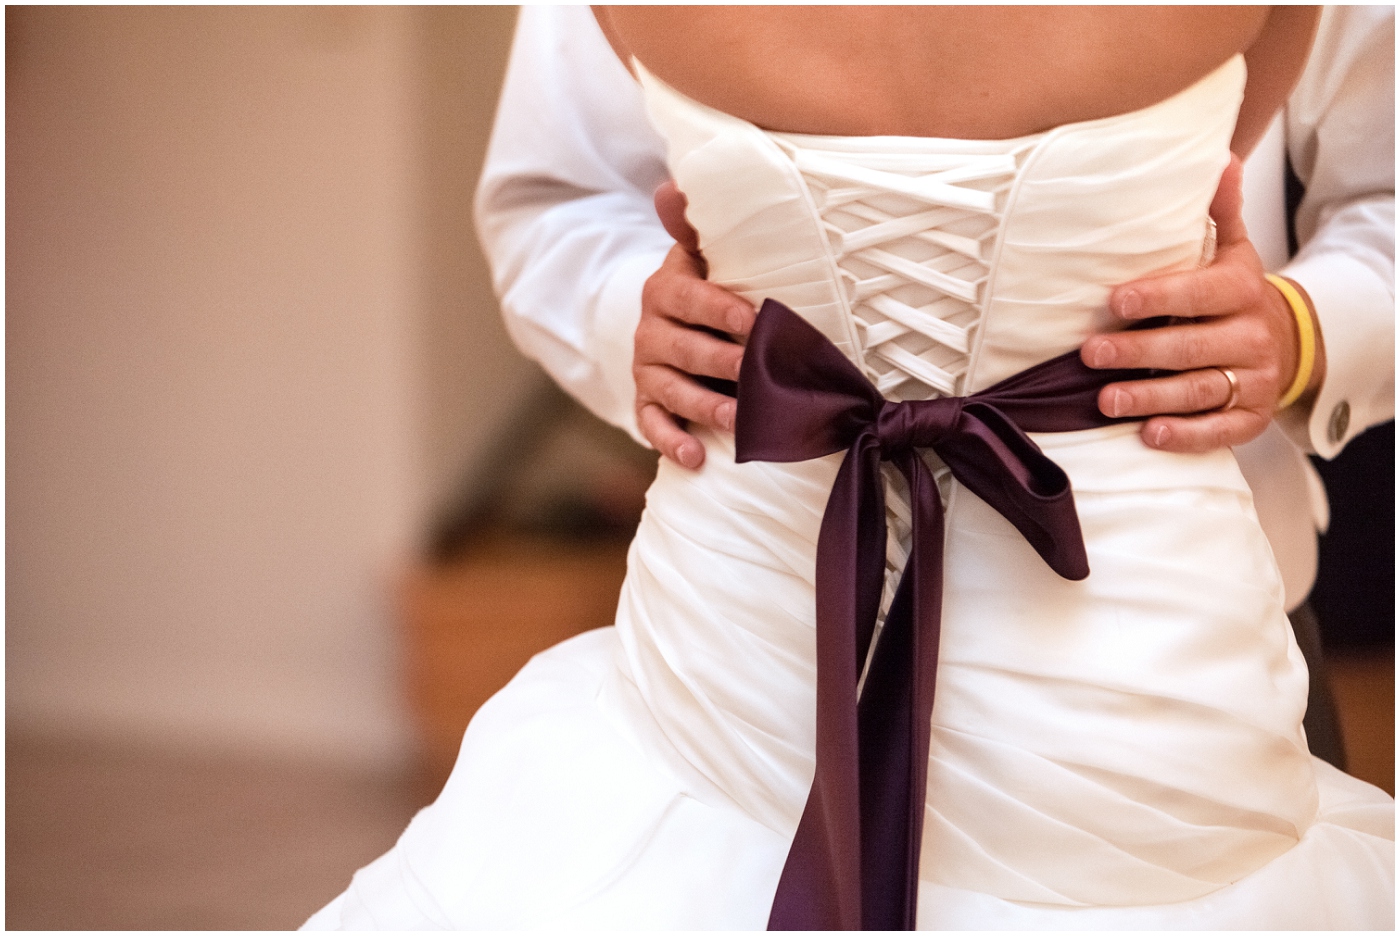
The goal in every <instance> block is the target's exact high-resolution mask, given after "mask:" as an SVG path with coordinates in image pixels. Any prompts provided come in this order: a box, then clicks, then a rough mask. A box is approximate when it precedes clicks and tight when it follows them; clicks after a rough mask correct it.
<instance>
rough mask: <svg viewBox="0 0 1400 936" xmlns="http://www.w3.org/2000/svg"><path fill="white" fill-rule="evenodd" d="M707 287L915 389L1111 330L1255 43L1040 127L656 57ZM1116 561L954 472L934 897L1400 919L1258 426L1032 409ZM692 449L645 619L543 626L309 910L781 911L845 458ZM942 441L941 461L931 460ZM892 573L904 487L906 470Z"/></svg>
mask: <svg viewBox="0 0 1400 936" xmlns="http://www.w3.org/2000/svg"><path fill="white" fill-rule="evenodd" d="M641 80H642V83H643V87H644V90H645V95H646V100H647V104H648V108H649V111H650V113H651V116H652V120H653V122H654V123H655V124H656V126H657V127H658V128H659V130H660V131H661V132H662V133H663V135H664V136H665V137H666V139H667V141H668V143H669V147H670V166H671V170H672V172H673V174H674V176H675V178H676V180H677V182H678V183H679V185H680V188H681V189H682V191H684V192H685V193H686V195H687V196H688V198H689V205H690V207H689V209H688V214H689V218H690V220H691V222H692V223H693V224H694V226H695V227H696V228H697V230H698V231H699V234H700V240H701V244H702V247H703V250H704V252H705V255H706V257H707V258H708V261H709V264H710V275H711V279H713V280H714V281H716V282H718V283H720V284H721V285H724V286H726V287H728V288H730V289H733V290H735V291H737V292H738V293H739V294H740V295H742V296H745V297H746V298H748V299H750V300H752V301H753V302H754V303H755V304H758V303H760V302H761V301H762V300H763V299H765V298H774V299H777V300H779V301H781V302H783V303H785V304H786V305H788V306H789V307H791V308H792V309H793V310H795V311H796V312H797V313H798V314H800V315H801V316H803V317H804V318H805V319H806V320H807V321H809V322H811V323H812V324H813V325H814V326H816V327H817V328H818V329H819V330H820V331H822V332H823V333H824V334H825V335H826V336H827V337H828V338H829V339H830V340H831V341H832V342H833V343H834V344H835V345H836V346H837V347H838V348H839V349H841V350H842V352H844V353H845V354H846V355H847V356H848V357H849V358H850V359H851V360H852V361H854V362H855V363H856V364H857V365H859V366H860V367H861V368H862V370H863V371H864V373H866V374H867V375H868V376H869V377H870V379H871V381H872V382H873V383H875V384H876V385H877V386H878V387H879V388H880V390H881V392H882V393H884V394H885V396H887V397H889V398H892V399H917V398H927V397H930V396H933V395H936V394H966V393H970V392H973V391H976V390H979V389H981V388H985V387H987V386H989V385H990V384H993V383H995V382H997V381H999V380H1001V379H1002V378H1004V377H1007V376H1009V375H1011V374H1013V373H1016V372H1017V371H1020V370H1023V369H1024V368H1026V367H1028V366H1030V365H1032V364H1035V363H1038V362H1040V361H1043V360H1046V359H1048V358H1051V357H1054V356H1056V355H1059V354H1061V353H1063V352H1065V351H1068V350H1070V349H1074V348H1076V347H1078V346H1079V345H1080V344H1081V343H1082V342H1083V341H1084V339H1085V338H1086V337H1087V336H1089V335H1090V334H1091V333H1093V332H1095V331H1099V330H1103V329H1106V328H1112V327H1114V323H1113V321H1112V320H1111V319H1110V316H1109V315H1108V313H1107V311H1106V298H1107V295H1108V291H1109V288H1110V287H1111V286H1113V285H1115V284H1118V283H1122V282H1126V281H1128V280H1132V279H1134V278H1136V277H1139V276H1141V275H1144V274H1146V273H1149V272H1152V271H1155V270H1160V269H1163V268H1166V267H1179V268H1188V267H1191V266H1193V265H1195V264H1196V263H1197V262H1198V260H1199V258H1200V255H1201V252H1202V241H1203V234H1204V231H1205V228H1206V213H1207V207H1208V205H1209V203H1210V201H1211V198H1212V195H1213V193H1214V191H1215V187H1216V184H1217V182H1218V180H1219V177H1220V173H1221V171H1222V170H1223V169H1224V167H1225V165H1226V161H1227V159H1228V156H1229V154H1228V145H1229V141H1230V136H1231V133H1232V129H1233V126H1234V120H1235V114H1236V111H1237V109H1238V106H1239V103H1240V100H1241V95H1242V89H1243V82H1244V66H1243V61H1242V60H1241V59H1240V58H1238V57H1236V58H1235V59H1232V60H1231V61H1230V62H1228V63H1226V64H1225V65H1224V66H1222V67H1221V68H1219V69H1218V70H1216V71H1215V72H1214V73H1212V74H1211V75H1209V76H1207V77H1206V78H1204V79H1202V80H1201V81H1200V82H1198V83H1197V84H1195V85H1193V86H1192V87H1190V88H1188V89H1186V90H1185V91H1182V92H1180V93H1179V94H1177V95H1175V96H1173V97H1171V98H1169V99H1168V100H1166V101H1163V102H1161V103H1159V104H1156V105H1154V106H1151V107H1148V108H1145V109H1143V110H1140V111H1135V112H1132V113H1128V114H1123V115H1120V116H1117V117H1111V118H1107V119H1103V120H1094V121H1088V122H1084V123H1076V124H1071V125H1066V126H1062V127H1059V128H1057V129H1054V130H1052V131H1049V132H1046V133H1041V134H1036V135H1034V136H1029V137H1025V138H1021V139H1016V140H1006V141H961V140H944V139H922V138H908V137H865V138H850V137H815V136H806V135H794V134H782V133H769V132H765V131H761V130H759V129H758V128H756V127H754V126H753V125H751V124H749V123H746V122H744V121H742V120H739V119H737V118H735V117H732V116H729V115H726V114H723V113H720V112H718V111H715V110H713V109H710V108H707V107H705V106H702V105H700V104H698V103H696V102H694V101H691V100H689V99H688V98H685V97H683V96H681V95H680V94H678V93H677V92H675V91H673V90H671V89H670V88H668V87H666V86H665V85H663V84H662V83H660V82H659V81H657V80H656V79H654V78H652V77H650V76H649V75H647V74H646V73H645V72H644V71H643V72H642V75H641ZM1035 438H1036V441H1037V442H1038V443H1039V444H1040V445H1041V446H1042V448H1043V449H1044V450H1045V452H1046V453H1047V454H1048V455H1049V456H1050V457H1051V458H1052V459H1053V460H1055V461H1056V462H1057V463H1058V464H1059V465H1060V466H1061V467H1062V468H1064V470H1065V471H1066V472H1067V474H1068V475H1069V477H1070V478H1071V480H1072V483H1073V487H1074V495H1075V500H1076V503H1077V506H1078V511H1079V516H1080V520H1081V524H1082V527H1083V531H1084V535H1085V542H1086V545H1087V550H1088V557H1089V564H1090V568H1091V574H1090V576H1089V577H1088V578H1087V579H1086V580H1084V581H1080V582H1071V581H1067V580H1064V579H1061V578H1059V577H1058V576H1056V575H1055V573H1053V572H1052V571H1051V570H1050V569H1049V568H1047V567H1046V566H1045V564H1044V563H1043V562H1042V561H1041V560H1040V558H1039V557H1038V556H1037V555H1036V554H1035V552H1034V551H1033V550H1032V549H1031V547H1030V546H1029V545H1028V544H1027V543H1026V542H1025V541H1024V540H1023V539H1022V538H1021V537H1020V536H1019V535H1018V534H1017V533H1016V531H1015V530H1014V529H1013V528H1012V527H1011V525H1010V524H1009V523H1008V522H1007V521H1006V520H1004V519H1003V518H1002V517H1001V516H1000V515H998V514H996V513H995V512H993V511H992V510H991V509H990V508H989V507H987V506H986V505H985V504H984V503H983V502H982V501H980V500H979V499H977V498H976V497H975V496H973V495H971V494H969V493H968V492H966V491H965V490H962V489H960V487H959V485H957V484H956V483H955V482H953V481H952V480H951V479H950V478H949V477H948V476H947V472H946V470H942V471H941V472H939V475H940V488H941V490H942V491H943V494H944V499H945V501H946V503H947V505H948V518H947V530H946V547H945V553H946V557H947V558H946V567H945V568H946V573H945V581H946V585H945V589H946V595H945V599H944V612H943V625H942V650H941V659H940V663H939V667H940V668H939V675H938V685H937V695H936V700H935V705H934V712H933V725H932V741H931V747H930V753H929V770H928V798H927V805H926V819H925V826H924V839H923V852H922V859H921V867H920V877H921V884H920V890H919V908H918V921H919V925H920V927H921V928H952V929H1026V928H1037V929H1038V928H1045V929H1051V928H1062V929H1105V928H1106V929H1123V928H1128V929H1177V928H1191V929H1197V928H1201V929H1227V928H1245V929H1296V928H1302V929H1344V928H1378V929H1379V928H1384V929H1390V928H1392V925H1393V918H1394V902H1393V892H1394V802H1393V800H1391V798H1390V797H1388V796H1387V795H1386V794H1385V793H1383V792H1382V791H1380V790H1378V789H1376V788H1375V787H1372V786H1369V785H1367V784H1365V783H1362V782H1360V781H1358V780H1355V779H1353V778H1351V777H1348V776H1346V775H1345V774H1342V773H1340V772H1339V771H1337V770H1335V769H1333V768H1332V767H1330V766H1328V765H1327V764H1325V763H1323V762H1322V761H1319V760H1317V759H1315V758H1313V757H1310V756H1309V755H1308V751H1307V745H1306V741H1305V739H1304V737H1303V732H1302V728H1301V721H1302V715H1303V708H1304V704H1305V700H1306V695H1307V672H1306V670H1305V667H1304V664H1303V660H1302V657H1301V655H1300V654H1299V652H1298V649H1297V647H1296V645H1295V644H1294V641H1293V635H1292V631H1291V630H1290V628H1289V625H1288V621H1287V619H1286V617H1285V615H1284V611H1283V606H1282V601H1283V587H1282V585H1281V583H1280V579H1279V576H1278V573H1277V570H1276V569H1275V565H1274V561H1273V558H1272V555H1271V553H1270V550H1269V546H1268V543H1267V542H1266V540H1265V538H1264V535H1263V533H1262V532H1261V531H1260V529H1259V526H1258V523H1257V522H1256V519H1255V516H1254V510H1253V507H1252V504H1251V498H1250V492H1249V489H1248V487H1246V485H1245V482H1244V480H1243V479H1242V478H1241V476H1240V472H1239V470H1238V468H1237V467H1236V465H1235V461H1234V458H1233V457H1232V455H1231V454H1230V453H1229V452H1228V451H1219V452H1215V453H1212V454H1209V455H1179V454H1170V453H1165V452H1160V451H1154V450H1151V449H1149V448H1147V447H1145V446H1144V445H1143V444H1142V442H1141V441H1140V439H1139V436H1138V426H1137V425H1134V424H1127V425H1117V426H1110V427H1106V428H1101V429H1092V430H1086V431H1081V432H1067V433H1056V434H1040V435H1036V436H1035ZM704 442H705V445H706V449H707V451H708V453H709V457H708V459H707V461H706V463H705V465H704V468H703V469H702V470H700V471H698V472H690V471H687V470H684V469H681V468H677V467H675V466H674V465H672V464H671V463H669V462H666V461H663V462H662V463H661V468H660V471H659V474H658V476H657V479H656V482H655V484H654V485H653V487H652V489H651V492H650V494H649V497H648V504H647V510H646V514H645V516H644V518H643V520H642V524H641V527H640V529H639V531H638V533H637V538H636V541H635V542H634V543H633V545H632V550H631V555H630V557H629V566H628V576H627V581H626V584H625V585H624V586H623V589H622V596H621V604H620V607H619V609H618V616H617V623H616V626H615V627H612V628H606V629H603V630H598V631H593V632H590V633H587V634H584V635H582V636H580V637H577V638H575V639H573V640H570V641H567V642H565V643H563V644H560V645H559V646H557V647H554V648H552V649H550V650H547V651H545V652H544V653H542V654H540V655H539V656H537V657H536V658H535V659H534V660H533V661H531V662H530V664H529V665H527V666H526V667H525V669H523V670H522V671H521V672H520V674H519V675H518V676H517V677H516V678H515V679H514V680H513V681H512V682H511V684H510V685H508V686H507V687H506V688H505V689H504V690H502V691H501V692H500V693H499V694H498V695H497V696H495V697H494V698H493V699H492V700H491V701H489V702H488V703H487V704H486V705H485V706H484V707H483V708H482V709H481V711H480V712H479V713H478V714H477V716H476V718H475V719H474V720H473V721H472V724H471V727H470V728H469V729H468V731H467V733H466V736H465V738H464V739H463V742H462V749H461V754H460V757H459V759H458V762H457V766H456V769H455V771H454V772H453V774H452V778H451V779H450V780H449V781H448V783H447V786H446V788H445V789H444V790H443V792H442V794H441V796H440V797H439V798H438V800H437V802H436V803H434V804H433V805H432V806H429V807H428V808H426V809H424V810H423V811H422V812H421V813H419V814H418V816H417V817H416V818H415V819H414V820H413V822H412V823H411V825H410V826H409V827H408V829H407V831H405V832H404V834H403V836H402V838H401V839H400V840H399V842H398V844H397V845H396V846H395V847H394V848H393V849H392V850H391V851H390V852H388V853H387V854H386V855H384V856H383V857H381V858H380V859H378V860H377V861H375V862H374V863H373V864H371V865H369V866H367V867H366V868H364V869H362V870H361V871H359V872H358V873H357V874H356V875H355V877H354V880H353V882H352V883H351V885H350V887H349V889H348V890H347V891H346V892H345V893H344V894H342V895H341V896H340V897H338V898H337V899H336V900H335V901H334V902H332V903H331V904H330V905H329V906H327V907H326V908H325V909H323V910H322V911H321V912H320V913H318V914H317V915H316V916H315V917H313V918H312V919H311V921H310V922H309V923H308V927H310V928H336V927H343V928H348V929H361V928H401V929H407V928H504V927H510V928H515V927H607V928H640V927H649V928H652V927H655V928H686V929H693V928H733V929H761V928H763V927H764V926H765V924H766V922H767V919H768V912H769V908H770V905H771V903H772V899H773V894H774V890H775V888H776V886H777V882H778V876H779V874H780V872H781V870H782V867H783V863H784V860H785V858H786V856H787V851H788V846H789V843H790V841H791V839H792V835H793V832H794V830H795V828H796V826H797V822H798V819H799V817H800V816H801V813H802V809H803V806H804V803H805V801H806V798H807V793H808V788H809V786H810V784H811V780H812V773H813V752H814V743H815V742H814V737H815V734H814V732H815V702H814V692H815V688H814V687H815V664H814V658H815V639H814V602H815V599H814V591H813V575H814V555H815V548H816V539H817V530H818V526H819V524H820V521H821V517H822V511H823V508H824V506H825V503H826V498H827V494H828V492H829V491H830V490H831V486H832V482H833V480H834V478H835V475H836V471H837V468H838V466H839V465H840V461H841V458H842V457H843V455H842V454H837V455H833V456H830V457H827V458H823V459H817V460H814V461H810V462H803V463H798V464H767V463H749V464H743V465H736V464H735V462H734V457H733V456H734V445H733V437H732V436H731V435H728V434H708V435H706V436H705V437H704ZM934 464H935V467H936V463H934ZM890 491H891V496H890V500H889V513H890V518H891V535H890V545H889V550H888V551H889V559H888V564H889V566H890V570H891V571H890V575H889V576H888V581H889V583H890V587H889V588H887V590H886V603H888V599H889V596H890V590H891V589H892V586H893V583H894V581H895V578H896V576H897V570H898V569H899V568H900V567H902V565H903V557H904V556H905V555H906V551H907V536H908V525H907V524H908V509H907V506H905V503H904V501H902V500H901V499H900V494H899V486H898V485H897V484H892V485H890Z"/></svg>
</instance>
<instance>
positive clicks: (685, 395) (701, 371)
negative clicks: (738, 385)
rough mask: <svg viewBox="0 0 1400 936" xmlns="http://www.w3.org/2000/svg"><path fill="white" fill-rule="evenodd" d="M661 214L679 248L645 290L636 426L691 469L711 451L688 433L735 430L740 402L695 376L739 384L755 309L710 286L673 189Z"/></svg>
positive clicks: (666, 189)
mask: <svg viewBox="0 0 1400 936" xmlns="http://www.w3.org/2000/svg"><path fill="white" fill-rule="evenodd" d="M656 213H657V215H658V216H659V217H660V218H661V223H662V224H663V225H664V226H665V228H666V231H667V233H669V234H670V235H671V236H672V237H674V238H675V239H676V246H674V247H672V248H671V251H670V253H668V254H667V255H666V259H665V261H663V262H662V264H661V269H659V270H657V271H656V272H655V273H653V274H652V275H651V277H650V278H649V279H648V280H647V281H646V285H644V286H643V287H642V318H641V321H640V322H639V323H638V325H637V335H636V341H635V344H634V347H633V357H632V376H633V379H634V380H635V381H636V384H637V403H636V406H637V427H638V428H639V429H640V430H641V432H642V435H643V436H644V437H646V440H647V441H648V442H650V443H651V444H652V445H653V446H655V447H656V449H657V451H659V452H661V454H662V455H664V456H666V457H667V458H669V459H671V460H672V461H674V462H677V463H678V464H681V465H684V466H685V467H687V468H699V467H700V465H701V464H702V463H703V462H704V461H705V447H704V446H703V445H702V444H701V443H700V440H699V439H697V438H696V437H695V436H693V435H691V434H690V433H689V432H686V431H685V428H684V427H685V426H686V425H688V424H690V423H698V424H700V425H703V426H708V427H710V428H711V429H724V430H732V429H733V428H734V399H733V397H728V396H725V395H724V394H722V393H716V392H715V391H713V390H711V389H709V388H708V387H706V386H705V385H704V384H702V383H701V382H700V381H699V380H697V379H696V375H700V376H703V377H715V378H718V379H720V380H737V379H738V378H739V364H740V362H741V361H742V360H743V357H744V349H743V344H742V342H743V341H744V340H745V339H746V338H747V337H748V334H749V330H750V329H751V328H753V322H754V317H755V316H756V315H757V313H756V312H755V311H754V308H753V306H751V305H749V304H748V303H747V302H745V301H744V300H743V299H741V298H739V297H738V296H736V295H734V293H732V292H730V291H729V290H727V289H722V288H721V287H719V286H716V285H714V284H713V283H710V282H708V281H707V280H706V279H705V273H706V269H705V260H704V258H703V257H701V256H700V252H699V243H698V241H697V238H696V234H695V229H694V228H692V227H691V226H690V224H689V223H688V222H687V221H686V220H685V196H684V195H682V194H681V193H680V191H679V190H678V189H677V188H676V184H675V183H674V182H666V183H665V184H663V185H662V186H661V187H660V188H659V189H657V190H656Z"/></svg>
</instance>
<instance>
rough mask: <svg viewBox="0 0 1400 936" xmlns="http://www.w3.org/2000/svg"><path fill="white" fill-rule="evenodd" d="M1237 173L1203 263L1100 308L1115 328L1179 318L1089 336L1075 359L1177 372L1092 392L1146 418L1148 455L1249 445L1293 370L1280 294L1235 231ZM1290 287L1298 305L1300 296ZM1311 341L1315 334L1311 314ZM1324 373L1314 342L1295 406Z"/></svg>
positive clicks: (1103, 403)
mask: <svg viewBox="0 0 1400 936" xmlns="http://www.w3.org/2000/svg"><path fill="white" fill-rule="evenodd" d="M1241 175H1242V173H1241V166H1240V162H1239V160H1238V159H1235V158H1232V159H1231V161H1230V166H1229V168H1228V169H1226V171H1225V174H1224V175H1223V176H1222V177H1221V179H1220V187H1219V189H1218V190H1217V191H1216V194H1215V200H1214V202H1213V203H1212V204H1211V207H1210V214H1211V217H1212V218H1214V219H1215V223H1216V236H1217V247H1216V254H1215V260H1214V262H1213V263H1211V264H1210V265H1209V266H1207V267H1204V268H1202V269H1199V270H1192V271H1190V272H1186V273H1170V274H1166V275H1162V276H1152V277H1147V278H1145V279H1140V280H1136V281H1134V282H1132V283H1127V284H1125V285H1123V286H1119V287H1118V288H1117V289H1115V290H1114V291H1113V293H1112V295H1111V296H1110V297H1109V308H1110V309H1111V310H1112V312H1113V313H1114V314H1115V315H1117V316H1118V317H1119V318H1121V319H1124V320H1125V321H1129V322H1132V321H1141V320H1142V319H1149V318H1157V317H1159V316H1171V317H1174V318H1175V319H1178V320H1179V321H1177V322H1174V323H1173V324H1171V325H1169V326H1167V327H1165V328H1157V329H1151V330H1147V331H1125V332H1118V333H1115V334H1112V335H1095V336H1094V337H1092V338H1090V339H1089V340H1088V341H1086V342H1085V343H1084V347H1083V349H1082V350H1081V352H1080V356H1081V358H1082V359H1083V361H1084V363H1085V364H1087V365H1089V366H1090V367H1097V368H1110V367H1147V368H1160V369H1162V370H1172V371H1179V372H1180V373H1177V374H1173V375H1171V376H1168V377H1159V378H1157V379H1155V380H1139V381H1132V382H1126V383H1115V384H1109V385H1108V386H1107V387H1104V388H1103V390H1102V391H1101V392H1100V393H1099V409H1100V410H1102V411H1103V413H1104V414H1105V415H1107V416H1141V417H1144V418H1147V421H1146V422H1145V423H1144V424H1143V427H1142V438H1143V441H1144V442H1146V443H1147V444H1148V445H1150V446H1152V447H1153V448H1159V449H1166V450H1168V451H1173V452H1205V451H1210V450H1211V449H1216V448H1222V447H1225V446H1234V445H1242V444H1244V443H1245V442H1248V441H1250V440H1251V439H1254V438H1255V437H1256V436H1258V435H1259V434H1260V433H1262V432H1263V431H1264V430H1265V429H1266V428H1268V425H1269V421H1270V420H1272V419H1273V418H1274V408H1275V405H1276V404H1277V402H1278V400H1279V398H1280V397H1281V396H1282V395H1283V394H1284V392H1285V390H1287V388H1288V387H1289V385H1290V384H1292V382H1293V377H1294V373H1295V371H1296V370H1297V367H1298V354H1299V351H1298V346H1299V337H1298V325H1297V322H1296V320H1295V318H1294V316H1293V312H1292V310H1291V309H1290V308H1289V306H1288V303H1287V301H1286V300H1285V299H1284V298H1283V295H1282V294H1281V293H1280V292H1279V291H1278V290H1277V289H1275V288H1274V287H1273V286H1272V285H1270V284H1269V283H1268V282H1267V281H1266V280H1265V279H1264V269H1263V266H1262V265H1261V264H1260V262H1259V255H1258V254H1257V253H1256V252H1255V250H1254V245H1253V244H1251V243H1250V241H1249V235H1248V233H1247V232H1246V231H1245V226H1244V220H1243V218H1242V217H1241V214H1240V209H1241V206H1242V203H1243V197H1242V195H1241V191H1240V179H1241ZM1294 285H1295V287H1297V284H1294ZM1297 288H1298V291H1299V293H1300V294H1302V295H1303V296H1304V298H1305V299H1306V298H1307V293H1306V292H1304V291H1303V289H1302V287H1297ZM1308 303H1309V307H1310V308H1311V300H1308ZM1313 334H1314V335H1319V333H1318V331H1317V322H1316V317H1315V316H1314V320H1313ZM1220 368H1228V369H1229V370H1230V371H1232V372H1233V373H1234V375H1235V379H1236V382H1237V383H1238V397H1237V398H1236V400H1235V403H1234V405H1232V406H1230V407H1229V408H1228V409H1226V408H1224V407H1225V406H1226V404H1227V403H1229V401H1230V396H1231V389H1232V388H1231V385H1230V380H1229V378H1228V377H1226V376H1225V374H1224V373H1222V372H1221V370H1220ZM1325 371H1326V359H1325V357H1324V355H1323V349H1322V341H1321V337H1320V335H1319V337H1318V342H1317V359H1316V364H1315V365H1314V367H1313V373H1312V378H1311V380H1310V381H1309V384H1308V391H1307V392H1306V393H1304V395H1303V399H1302V401H1301V402H1302V403H1303V405H1306V404H1307V402H1308V401H1309V400H1310V399H1311V396H1312V395H1313V394H1315V393H1316V389H1317V387H1319V386H1320V385H1321V383H1322V377H1323V375H1324V373H1325ZM1148 417H1150V418H1148Z"/></svg>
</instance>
